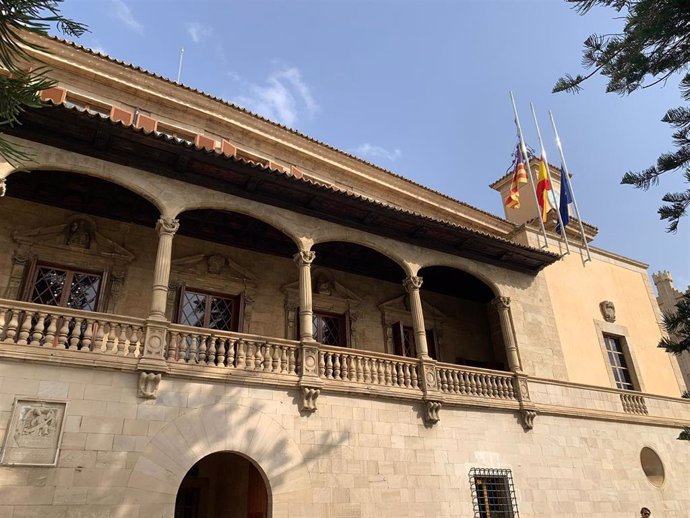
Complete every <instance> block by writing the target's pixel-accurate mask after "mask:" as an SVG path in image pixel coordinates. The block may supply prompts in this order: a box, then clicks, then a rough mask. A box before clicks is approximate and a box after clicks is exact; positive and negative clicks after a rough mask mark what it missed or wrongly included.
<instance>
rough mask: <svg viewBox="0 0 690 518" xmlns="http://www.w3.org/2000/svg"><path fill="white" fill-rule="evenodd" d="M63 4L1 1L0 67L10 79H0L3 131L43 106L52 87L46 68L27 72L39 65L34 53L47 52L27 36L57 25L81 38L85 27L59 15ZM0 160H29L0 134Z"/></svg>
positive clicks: (53, 0)
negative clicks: (30, 64)
mask: <svg viewBox="0 0 690 518" xmlns="http://www.w3.org/2000/svg"><path fill="white" fill-rule="evenodd" d="M62 1H63V0H1V1H0V65H1V66H2V68H4V69H5V70H7V71H8V72H9V76H7V77H6V76H0V128H2V127H3V126H5V127H12V126H15V125H16V124H19V116H20V115H21V113H22V112H23V111H24V110H25V109H26V108H27V107H31V108H33V107H38V106H41V101H40V98H39V94H40V92H41V90H45V89H46V88H50V87H51V86H53V84H54V83H53V82H52V81H51V80H50V79H48V78H47V77H46V75H45V74H46V71H47V70H46V68H45V67H39V68H34V69H33V70H30V71H29V70H27V64H28V63H27V62H33V63H36V58H35V57H32V56H31V54H30V52H31V51H38V52H45V50H46V49H45V48H43V47H41V46H40V45H36V44H34V43H31V42H30V41H28V40H27V38H26V35H27V33H36V34H47V31H48V29H49V28H50V27H51V26H53V25H55V26H57V28H58V30H59V31H61V32H62V33H63V34H65V35H68V36H80V35H81V34H83V33H84V31H86V27H85V26H83V25H82V24H80V23H77V22H74V21H72V20H70V19H68V18H65V17H63V16H62V15H61V14H60V10H59V4H60V3H62ZM0 156H2V157H3V158H5V159H6V160H7V161H8V162H10V163H20V162H23V161H25V160H28V159H29V156H28V155H27V154H26V153H25V152H24V151H23V150H22V149H21V148H20V147H18V146H17V145H16V144H14V143H12V142H10V141H8V140H7V139H5V138H3V136H2V133H0Z"/></svg>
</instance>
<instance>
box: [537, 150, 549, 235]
mask: <svg viewBox="0 0 690 518" xmlns="http://www.w3.org/2000/svg"><path fill="white" fill-rule="evenodd" d="M550 190H551V181H550V180H549V166H548V165H547V163H546V160H545V159H544V156H543V155H542V157H541V158H540V159H539V176H538V177H537V201H538V202H539V211H540V213H541V220H542V221H543V222H544V223H546V215H547V214H548V213H549V209H550V208H551V205H550V204H549V191H550Z"/></svg>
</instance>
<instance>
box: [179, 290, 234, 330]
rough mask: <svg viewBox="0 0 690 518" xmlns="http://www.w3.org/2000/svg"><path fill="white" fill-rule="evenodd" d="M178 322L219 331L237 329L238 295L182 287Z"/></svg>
mask: <svg viewBox="0 0 690 518" xmlns="http://www.w3.org/2000/svg"><path fill="white" fill-rule="evenodd" d="M178 322H179V323H180V324H185V325H188V326H194V327H204V328H207V329H218V330H220V331H237V330H238V329H239V300H238V297H230V296H220V295H215V294H211V293H203V292H198V291H191V290H187V289H184V290H182V294H181V297H180V310H179V314H178Z"/></svg>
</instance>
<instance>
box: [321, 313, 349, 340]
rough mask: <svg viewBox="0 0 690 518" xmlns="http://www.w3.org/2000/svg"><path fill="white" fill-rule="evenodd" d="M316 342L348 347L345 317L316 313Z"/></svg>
mask: <svg viewBox="0 0 690 518" xmlns="http://www.w3.org/2000/svg"><path fill="white" fill-rule="evenodd" d="M312 323H313V325H314V331H313V336H314V340H316V341H317V342H320V343H322V344H325V345H341V346H345V345H347V339H346V336H345V317H344V316H343V315H326V314H322V313H317V312H314V316H313V317H312Z"/></svg>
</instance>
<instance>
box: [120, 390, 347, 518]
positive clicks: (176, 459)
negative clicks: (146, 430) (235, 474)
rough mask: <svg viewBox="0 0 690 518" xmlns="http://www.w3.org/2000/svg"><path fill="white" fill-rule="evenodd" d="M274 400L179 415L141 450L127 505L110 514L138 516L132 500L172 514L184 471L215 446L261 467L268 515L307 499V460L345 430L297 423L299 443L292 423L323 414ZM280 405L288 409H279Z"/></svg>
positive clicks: (328, 448) (338, 441) (330, 447)
mask: <svg viewBox="0 0 690 518" xmlns="http://www.w3.org/2000/svg"><path fill="white" fill-rule="evenodd" d="M288 395H293V391H289V392H288ZM276 405H278V408H269V407H268V405H267V404H266V403H264V402H260V401H259V402H256V403H255V404H250V405H243V404H234V402H233V401H227V400H223V401H220V402H218V403H216V404H214V405H212V406H205V407H201V408H197V409H194V410H191V411H190V412H187V413H185V414H183V415H181V416H179V417H177V418H176V419H175V420H174V421H172V422H171V423H169V424H168V425H167V426H165V427H164V428H163V429H162V430H161V431H160V432H158V434H156V435H155V436H154V437H153V438H152V439H151V441H150V442H149V444H148V446H147V447H146V449H145V450H144V451H143V452H142V454H141V456H140V458H139V459H138V460H137V463H136V464H135V466H134V469H133V470H132V474H131V476H130V478H129V482H128V489H127V492H126V493H125V501H124V504H125V505H124V506H122V507H121V508H118V509H117V510H115V512H114V513H113V514H112V515H111V516H112V517H113V518H126V517H127V518H129V517H130V516H132V515H134V516H136V513H135V512H134V509H133V508H132V507H133V506H134V507H138V508H139V509H141V510H142V511H143V509H144V507H143V506H148V505H153V504H156V505H158V506H160V513H161V514H160V516H161V517H164V516H165V517H169V516H173V513H174V507H175V499H176V496H177V493H178V490H179V488H180V485H181V483H182V481H183V479H184V477H185V475H186V474H187V472H188V471H189V470H190V469H191V468H192V467H193V466H194V465H195V464H196V463H197V462H198V461H199V460H201V459H203V458H204V457H206V456H208V455H210V454H213V453H217V452H232V453H238V454H240V455H241V456H242V457H245V458H247V459H249V460H250V461H251V462H252V463H253V464H254V465H255V466H256V467H257V468H258V469H259V472H260V473H261V474H262V477H263V478H264V482H265V484H266V488H267V492H268V515H267V516H268V517H270V516H272V511H271V510H272V508H273V507H275V506H279V505H287V502H288V501H294V499H295V498H298V499H299V500H300V501H302V502H304V503H305V504H308V503H310V502H311V499H312V493H311V478H310V470H309V468H310V466H313V465H314V463H315V462H317V460H318V458H319V457H323V456H327V455H330V454H331V452H333V451H334V450H336V449H338V448H339V447H340V446H341V445H343V444H345V443H346V441H347V440H348V438H349V432H347V431H343V432H319V431H313V432H311V431H307V430H304V428H305V427H304V426H301V427H300V429H299V433H300V434H302V433H304V434H306V435H302V436H301V437H300V439H299V442H300V445H298V443H297V441H296V440H295V438H294V432H292V430H293V423H294V422H295V421H297V420H304V419H321V417H319V416H318V415H312V416H309V417H301V416H299V414H298V413H297V409H296V408H295V407H293V406H291V405H290V408H287V407H286V406H283V405H281V402H280V401H276ZM282 408H286V410H288V411H287V412H285V413H281V410H282ZM276 410H277V412H276ZM283 423H284V424H283ZM303 450H304V451H303ZM281 502H284V504H281Z"/></svg>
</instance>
